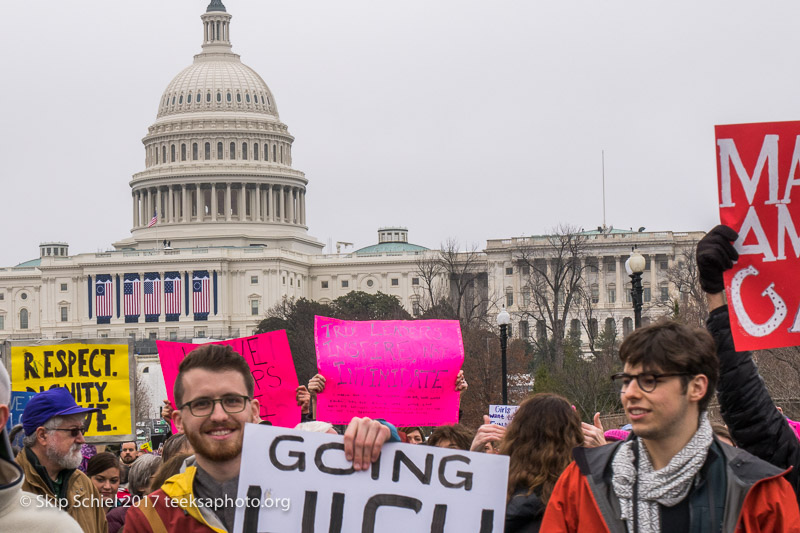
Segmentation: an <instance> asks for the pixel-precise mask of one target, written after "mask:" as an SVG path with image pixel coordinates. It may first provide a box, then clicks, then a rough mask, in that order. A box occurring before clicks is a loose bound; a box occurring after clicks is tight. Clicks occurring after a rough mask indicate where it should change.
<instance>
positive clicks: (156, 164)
mask: <svg viewBox="0 0 800 533" xmlns="http://www.w3.org/2000/svg"><path fill="white" fill-rule="evenodd" d="M157 164H158V146H156V165H157Z"/></svg>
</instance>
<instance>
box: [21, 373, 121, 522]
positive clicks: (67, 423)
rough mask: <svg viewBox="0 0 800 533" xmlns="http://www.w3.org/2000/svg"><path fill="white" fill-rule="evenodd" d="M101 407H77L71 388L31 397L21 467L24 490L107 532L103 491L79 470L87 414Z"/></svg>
mask: <svg viewBox="0 0 800 533" xmlns="http://www.w3.org/2000/svg"><path fill="white" fill-rule="evenodd" d="M94 411H99V409H88V408H85V407H79V406H78V404H76V403H75V400H74V399H73V398H72V395H71V394H70V393H69V391H68V390H67V389H64V388H61V387H57V388H54V389H50V390H47V391H44V392H41V393H39V394H37V395H36V396H34V397H33V398H31V400H30V401H29V402H28V404H27V405H26V406H25V410H24V411H23V413H22V425H23V427H24V429H25V438H24V439H23V441H22V442H23V444H24V448H23V450H22V451H21V452H20V453H19V455H17V463H19V465H20V466H21V467H22V470H23V472H24V473H25V483H24V484H23V485H22V489H23V490H26V491H28V492H32V493H34V494H36V495H38V496H40V497H41V498H37V501H34V502H32V503H31V505H32V506H37V505H38V506H43V505H44V502H45V501H48V502H49V504H50V505H58V506H60V507H61V508H62V509H63V510H65V511H67V513H68V514H69V515H70V516H71V517H72V518H74V519H75V521H77V522H78V524H79V525H80V526H81V528H83V531H84V532H86V533H94V532H99V533H105V532H107V531H108V523H107V522H106V515H105V511H104V509H103V506H102V505H100V493H99V492H98V491H97V489H96V488H95V486H94V484H93V483H92V481H91V480H90V479H89V478H88V476H86V474H84V473H83V472H81V471H80V470H78V469H77V468H78V466H79V465H80V464H81V460H82V459H83V456H82V455H81V445H82V444H83V443H84V442H86V441H85V440H84V439H83V434H84V433H85V432H86V426H85V424H86V414H87V413H90V412H94Z"/></svg>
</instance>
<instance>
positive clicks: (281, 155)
mask: <svg viewBox="0 0 800 533" xmlns="http://www.w3.org/2000/svg"><path fill="white" fill-rule="evenodd" d="M282 164H283V145H281V165H282Z"/></svg>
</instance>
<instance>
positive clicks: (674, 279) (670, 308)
mask: <svg viewBox="0 0 800 533" xmlns="http://www.w3.org/2000/svg"><path fill="white" fill-rule="evenodd" d="M696 247H697V242H691V243H689V244H688V245H686V246H685V247H684V248H682V249H681V250H680V252H679V253H678V254H677V256H676V258H675V261H674V262H673V264H672V266H671V267H669V268H668V269H667V270H666V271H665V273H664V277H665V278H666V279H667V281H668V282H669V283H670V284H671V285H672V286H673V287H674V288H675V290H677V291H678V293H677V295H674V296H673V297H672V298H671V299H669V300H658V301H656V302H654V303H653V304H651V306H650V307H651V308H661V309H662V310H663V312H664V313H665V314H669V315H670V316H671V317H672V318H673V319H675V320H678V321H680V322H683V323H684V324H689V325H693V326H701V327H702V326H703V325H705V322H706V319H707V318H708V306H707V304H706V295H705V293H704V292H703V289H702V288H701V287H700V273H699V272H698V271H697V259H696V256H695V249H696Z"/></svg>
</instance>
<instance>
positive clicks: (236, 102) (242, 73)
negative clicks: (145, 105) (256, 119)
mask: <svg viewBox="0 0 800 533" xmlns="http://www.w3.org/2000/svg"><path fill="white" fill-rule="evenodd" d="M196 111H247V112H252V113H263V114H267V115H272V116H273V117H275V118H279V117H278V109H277V107H276V106H275V99H274V98H273V96H272V93H271V92H270V90H269V87H267V84H266V83H264V80H263V79H261V76H259V75H258V74H257V73H256V72H255V71H254V70H253V69H251V68H250V67H248V66H247V65H245V64H244V63H242V62H241V61H240V60H239V56H238V55H237V54H233V53H230V54H224V53H223V54H206V53H203V54H199V55H197V56H195V60H194V64H192V65H190V66H188V67H186V68H185V69H183V70H182V71H181V72H180V73H179V74H178V75H177V76H175V78H173V80H172V81H171V82H170V83H169V85H167V89H166V90H165V91H164V94H163V95H162V97H161V102H160V105H159V107H158V117H159V118H160V117H163V116H167V115H172V114H175V113H191V112H196Z"/></svg>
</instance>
